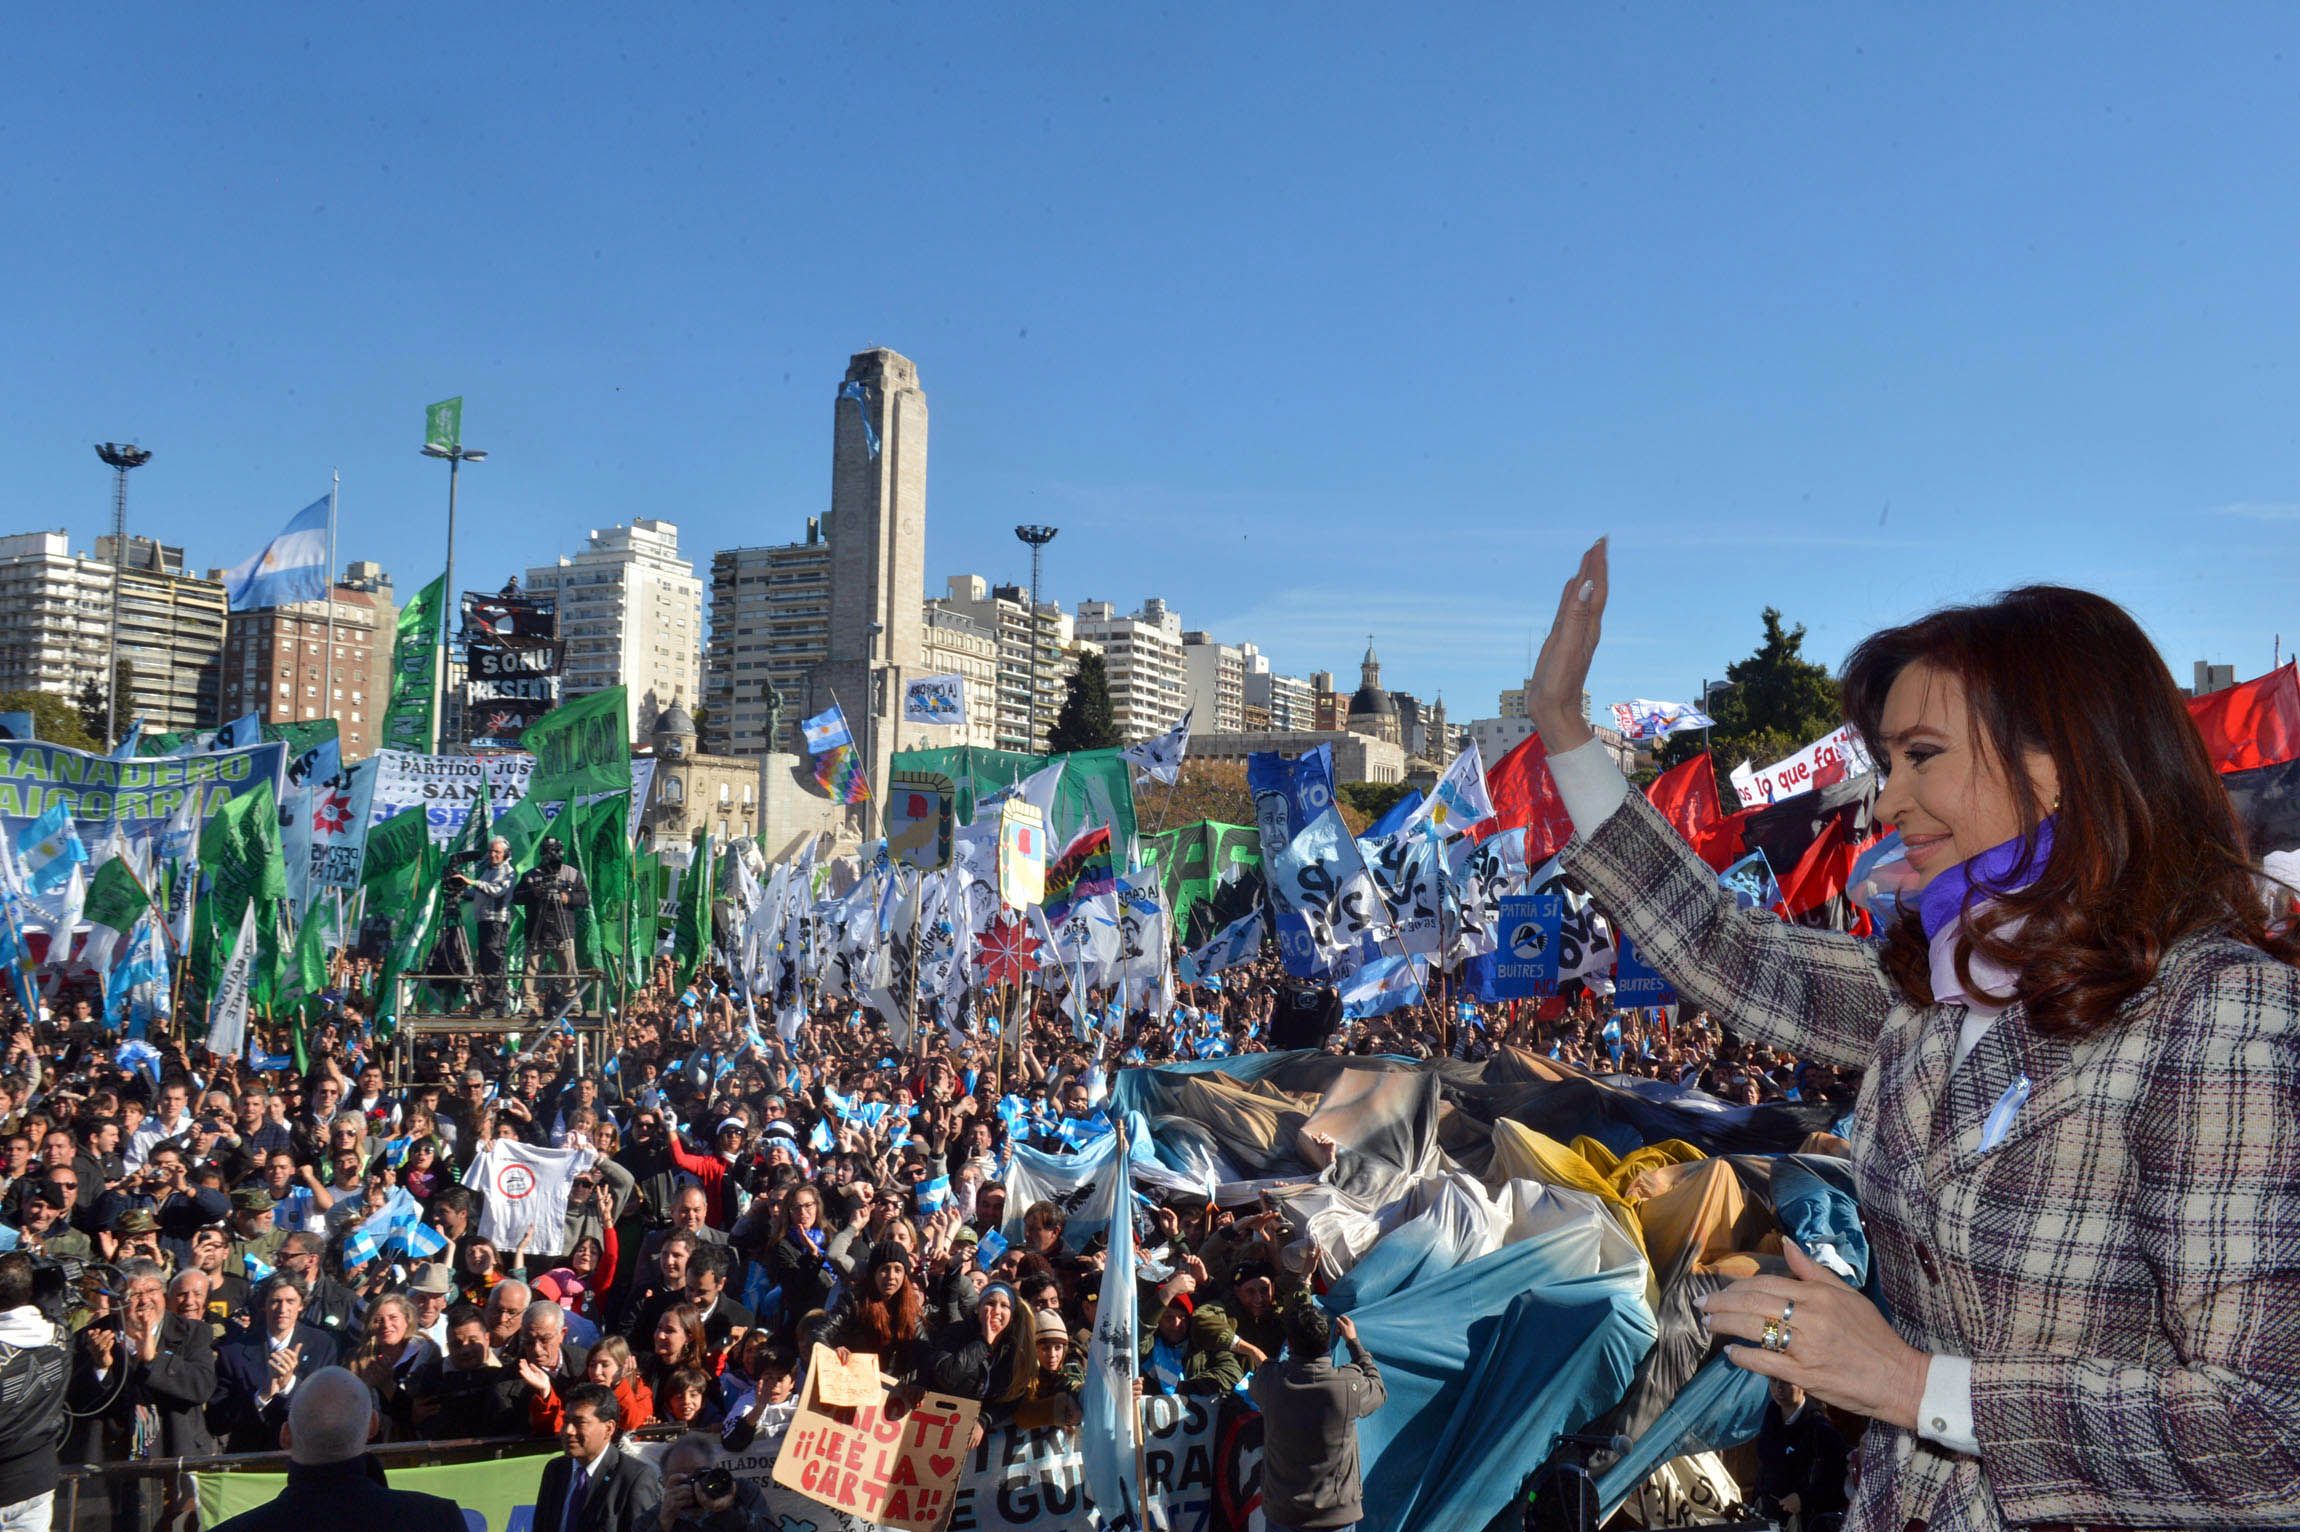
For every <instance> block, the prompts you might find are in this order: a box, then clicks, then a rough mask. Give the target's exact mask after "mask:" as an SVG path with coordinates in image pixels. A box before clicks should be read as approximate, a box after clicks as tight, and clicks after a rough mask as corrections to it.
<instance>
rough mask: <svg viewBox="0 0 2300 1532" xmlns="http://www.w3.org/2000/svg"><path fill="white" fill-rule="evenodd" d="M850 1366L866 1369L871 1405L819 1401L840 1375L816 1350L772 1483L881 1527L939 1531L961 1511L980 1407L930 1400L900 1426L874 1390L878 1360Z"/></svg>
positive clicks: (937, 1397) (944, 1397)
mask: <svg viewBox="0 0 2300 1532" xmlns="http://www.w3.org/2000/svg"><path fill="white" fill-rule="evenodd" d="M855 1360H856V1361H858V1362H863V1363H865V1364H866V1365H867V1366H868V1367H869V1369H870V1372H871V1375H872V1385H873V1386H872V1389H871V1399H870V1402H869V1403H867V1404H863V1405H860V1406H857V1407H854V1408H851V1409H850V1408H842V1407H841V1406H838V1405H834V1404H830V1403H828V1402H827V1401H826V1400H825V1399H824V1398H823V1397H822V1387H823V1384H824V1383H825V1381H827V1380H828V1379H829V1378H830V1377H831V1375H832V1374H833V1373H836V1372H837V1371H838V1370H839V1369H838V1358H837V1356H836V1355H835V1354H833V1353H830V1352H827V1351H825V1350H824V1349H823V1348H822V1347H820V1346H817V1347H816V1348H815V1351H814V1365H813V1366H812V1367H810V1368H809V1369H808V1374H807V1391H806V1397H805V1398H804V1399H803V1400H802V1401H801V1403H800V1405H799V1409H798V1413H797V1414H796V1415H794V1416H793V1417H792V1419H791V1425H790V1429H789V1430H788V1431H787V1432H785V1433H784V1435H783V1450H782V1452H781V1453H780V1454H778V1455H777V1456H776V1458H775V1482H776V1483H777V1484H780V1485H782V1486H783V1487H784V1488H785V1489H793V1490H796V1491H798V1492H799V1493H800V1494H802V1495H804V1496H806V1497H807V1498H808V1499H810V1500H813V1501H816V1502H818V1503H820V1504H823V1505H827V1506H830V1507H831V1508H832V1509H834V1510H838V1511H844V1512H846V1513H848V1514H850V1515H853V1516H857V1517H860V1518H861V1519H863V1520H865V1521H868V1522H871V1523H874V1524H875V1525H878V1526H882V1527H902V1528H905V1529H906V1532H942V1528H943V1526H944V1525H945V1524H946V1523H947V1522H948V1521H949V1520H950V1513H951V1511H952V1509H953V1508H954V1507H956V1506H957V1504H958V1480H959V1475H960V1473H961V1471H962V1470H963V1469H964V1467H965V1465H966V1453H967V1441H968V1439H969V1438H970V1437H971V1436H972V1435H973V1434H974V1421H975V1417H976V1415H978V1414H979V1413H981V1410H982V1406H981V1405H979V1404H977V1403H975V1402H974V1401H973V1400H970V1399H954V1398H952V1397H951V1396H950V1395H948V1394H934V1393H930V1394H927V1395H926V1396H925V1397H924V1398H922V1399H921V1400H920V1401H919V1402H918V1404H917V1405H916V1406H915V1407H914V1408H912V1409H911V1410H910V1411H909V1412H908V1413H906V1414H905V1415H904V1416H903V1417H902V1418H901V1419H899V1420H890V1419H888V1418H887V1414H886V1397H887V1396H886V1390H885V1389H884V1388H883V1387H879V1386H878V1384H877V1373H878V1359H877V1358H876V1357H857V1358H856V1359H855ZM850 1368H851V1364H850ZM832 1387H833V1390H834V1391H838V1390H840V1389H841V1388H842V1387H843V1385H841V1384H836V1383H834V1384H833V1385H832Z"/></svg>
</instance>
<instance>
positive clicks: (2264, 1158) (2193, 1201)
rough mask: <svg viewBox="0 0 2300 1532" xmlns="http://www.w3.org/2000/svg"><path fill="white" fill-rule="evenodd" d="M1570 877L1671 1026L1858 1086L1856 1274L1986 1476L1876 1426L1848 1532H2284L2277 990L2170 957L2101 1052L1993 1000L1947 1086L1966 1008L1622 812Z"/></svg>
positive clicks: (1636, 804) (2298, 1172)
mask: <svg viewBox="0 0 2300 1532" xmlns="http://www.w3.org/2000/svg"><path fill="white" fill-rule="evenodd" d="M1565 865H1566V868H1567V870H1568V871H1569V872H1571V873H1573V874H1574V875H1575V876H1576V877H1578V878H1580V879H1581V880H1582V881H1583V882H1584V883H1585V884H1586V885H1587V886H1588V888H1589V889H1590V891H1591V892H1592V893H1593V894H1594V895H1595V896H1596V898H1597V901H1598V903H1599V904H1600V905H1601V906H1602V907H1603V908H1605V909H1606V910H1607V911H1609V912H1610V913H1612V914H1613V915H1614V916H1615V918H1616V919H1617V920H1618V921H1619V922H1620V924H1621V927H1622V929H1623V930H1625V931H1627V932H1628V933H1629V935H1630V936H1631V937H1632V938H1633V939H1634V940H1635V941H1636V943H1637V947H1638V951H1639V952H1640V954H1641V955H1642V956H1643V957H1644V958H1645V959H1646V961H1648V962H1649V963H1651V964H1652V966H1653V967H1654V968H1655V969H1657V970H1659V971H1660V972H1661V973H1663V974H1664V975H1666V976H1667V977H1668V978H1669V979H1670V980H1671V981H1672V982H1673V983H1675V984H1676V986H1677V988H1678V991H1679V993H1680V994H1682V995H1683V996H1684V998H1685V1000H1686V1001H1687V1002H1688V1003H1689V1004H1691V1005H1695V1006H1700V1007H1703V1008H1705V1009H1707V1010H1708V1011H1709V1013H1710V1014H1711V1015H1712V1016H1714V1017H1715V1018H1717V1020H1718V1021H1720V1022H1721V1023H1723V1024H1724V1025H1726V1026H1729V1027H1731V1028H1733V1029H1734V1030H1735V1031H1737V1032H1741V1033H1743V1034H1745V1035H1749V1036H1753V1037H1757V1038H1760V1039H1762V1040H1764V1041H1766V1042H1768V1043H1773V1044H1776V1045H1778V1046H1781V1047H1785V1048H1789V1049H1793V1050H1795V1051H1796V1052H1797V1053H1798V1054H1799V1055H1801V1056H1803V1057H1807V1058H1814V1059H1820V1060H1823V1061H1825V1062H1827V1063H1830V1064H1834V1065H1839V1066H1845V1067H1851V1068H1860V1069H1865V1070H1866V1071H1867V1075H1866V1078H1865V1079H1864V1081H1863V1083H1862V1086H1861V1094H1860V1101H1859V1105H1858V1106H1857V1107H1856V1109H1855V1113H1854V1126H1853V1133H1852V1139H1851V1142H1852V1146H1853V1161H1854V1167H1855V1172H1856V1175H1857V1179H1858V1185H1859V1189H1860V1195H1861V1209H1862V1214H1863V1217H1864V1219H1865V1221H1866V1224H1867V1228H1868V1234H1869V1239H1870V1242H1871V1245H1872V1248H1873V1251H1874V1258H1875V1261H1876V1265H1877V1270H1878V1275H1879V1277H1880V1280H1881V1281H1882V1283H1883V1288H1884V1292H1885V1295H1886V1298H1887V1301H1888V1304H1889V1307H1890V1312H1891V1315H1892V1320H1893V1324H1894V1326H1895V1327H1896V1328H1897V1329H1898V1330H1899V1331H1900V1333H1901V1334H1902V1335H1903V1336H1904V1337H1905V1338H1906V1339H1907V1340H1908V1341H1909V1342H1910V1343H1911V1344H1912V1345H1915V1346H1917V1347H1919V1348H1921V1349H1923V1350H1925V1351H1928V1352H1934V1353H1941V1354H1947V1355H1956V1356H1969V1357H1971V1358H1972V1359H1973V1378H1972V1402H1973V1420H1974V1434H1975V1436H1976V1437H1977V1438H1978V1440H1979V1442H1980V1453H1979V1456H1978V1457H1965V1456H1961V1455H1958V1454H1954V1453H1951V1452H1948V1451H1946V1450H1945V1449H1942V1448H1939V1447H1936V1446H1934V1445H1933V1444H1931V1443H1929V1442H1926V1441H1924V1440H1922V1439H1921V1438H1919V1437H1917V1436H1915V1435H1913V1434H1911V1433H1909V1432H1907V1431H1903V1430H1900V1429H1898V1428H1895V1427H1889V1426H1885V1425H1883V1424H1881V1423H1872V1424H1871V1425H1870V1427H1869V1429H1868V1431H1867V1433H1866V1434H1865V1436H1864V1437H1863V1440H1862V1442H1861V1448H1860V1485H1859V1488H1858V1491H1857V1492H1856V1494H1855V1496H1854V1500H1853V1508H1852V1512H1851V1514H1850V1516H1849V1517H1848V1518H1847V1520H1846V1523H1845V1525H1846V1527H1847V1528H1848V1529H1852V1532H1868V1529H1881V1532H1904V1529H1905V1528H1908V1527H1910V1526H1911V1525H1912V1524H1916V1525H1920V1526H1925V1527H1929V1529H1930V1532H1965V1529H1972V1532H1988V1529H1995V1528H1999V1527H2006V1526H2019V1525H2023V1524H2033V1523H2067V1524H2089V1525H2104V1526H2119V1527H2223V1526H2224V1527H2294V1526H2300V969H2296V968H2293V967H2291V966H2289V965H2286V964H2283V963H2280V962H2278V961H2276V960H2274V959H2272V958H2270V957H2269V956H2267V955H2266V954H2265V953H2262V952H2260V951H2259V950H2257V949H2256V948H2252V947H2249V946H2245V945H2243V944H2241V943H2239V942H2236V941H2233V940H2229V939H2226V938H2221V937H2211V936H2205V937H2195V938H2191V939H2189V940H2186V941H2184V942H2181V943H2180V944H2178V945H2177V946H2175V947H2174V948H2173V949H2172V950H2171V951H2170V952H2169V953H2168V954H2167V955H2166V957H2165V959H2164V962H2163V963H2162V965H2161V966H2160V967H2159V969H2158V971H2157V977H2156V982H2155V983H2154V984H2152V985H2151V986H2150V987H2149V988H2148V989H2146V990H2145V991H2143V992H2142V993H2141V994H2139V995H2137V996H2135V997H2134V999H2133V1000H2132V1001H2131V1003H2130V1004H2129V1005H2128V1006H2127V1007H2126V1009H2125V1011H2124V1013H2123V1017H2122V1020H2121V1021H2120V1022H2119V1023H2118V1024H2117V1025H2116V1026H2114V1027H2112V1028H2110V1029H2108V1030H2106V1031H2105V1032H2104V1033H2101V1034H2096V1035H2094V1036H2090V1037H2086V1038H2083V1039H2080V1040H2076V1041H2073V1042H2072V1041H2069V1040H2066V1039H2061V1038H2052V1037H2046V1036H2042V1035H2040V1034H2038V1033H2036V1032H2034V1031H2032V1030H2031V1029H2030V1028H2029V1027H2028V1025H2027V1024H2026V1022H2025V1019H2024V1017H2023V1014H2022V1008H2021V1007H2020V1006H2019V1005H2018V1004H2015V1005H2014V1006H2012V1007H2011V1008H2009V1009H2007V1010H2006V1011H2005V1012H2004V1013H2003V1014H2002V1015H2001V1016H1999V1017H1998V1018H1997V1020H1996V1023H1995V1024H1994V1025H1993V1026H1991V1027H1990V1028H1989V1030H1988V1032H1987V1034H1986V1035H1985V1036H1984V1037H1983V1038H1982V1039H1981V1041H1980V1043H1979V1045H1978V1046H1976V1047H1975V1048H1974V1049H1973V1051H1972V1053H1971V1054H1970V1055H1969V1056H1968V1057H1967V1058H1966V1059H1965V1061H1964V1063H1963V1064H1962V1065H1958V1066H1956V1067H1954V1068H1952V1067H1951V1065H1952V1061H1953V1060H1954V1059H1955V1056H1956V1044H1957V1033H1958V1029H1959V1025H1960V1023H1961V1022H1962V1021H1963V1019H1964V1014H1965V1008H1964V1007H1963V1006H1961V1005H1936V1006H1927V1007H1924V1008H1922V1009H1920V1008H1918V1007H1915V1006H1912V1005H1910V1004H1909V1003H1908V1002H1907V1001H1906V1000H1904V999H1902V998H1901V997H1900V996H1899V995H1898V994H1897V993H1896V992H1895V991H1894V990H1893V989H1892V987H1891V986H1890V984H1889V982H1888V981H1887V979H1886V978H1885V975H1884V971H1883V969H1882V967H1881V966H1880V964H1879V961H1878V958H1877V955H1876V954H1875V952H1874V951H1872V950H1871V949H1870V948H1869V946H1868V945H1867V944H1866V943H1864V942H1861V941H1859V940H1857V939H1855V938H1852V937H1848V936H1842V935H1837V934H1834V933H1829V932H1821V931H1810V930H1805V929H1802V928H1799V927H1796V926H1792V925H1788V924H1786V923H1784V922H1782V921H1779V920H1776V919H1774V918H1773V917H1772V916H1770V915H1767V914H1764V913H1762V912H1756V911H1747V912H1745V911H1741V910H1739V909H1737V908H1736V907H1735V905H1734V902H1733V899H1732V898H1731V897H1730V896H1729V895H1727V894H1726V893H1724V892H1723V891H1722V890H1720V889H1719V887H1718V885H1717V880H1716V877H1715V875H1714V874H1712V873H1711V872H1710V870H1709V869H1708V868H1707V867H1706V866H1704V865H1703V864H1702V862H1701V860H1700V858H1699V857H1697V856H1695V855H1694V854H1693V852H1692V850H1691V849H1690V848H1688V847H1687V846H1686V845H1685V844H1684V843H1683V842H1682V841H1681V840H1679V839H1678V837H1677V835H1676V834H1675V832H1674V831H1672V830H1671V829H1670V828H1669V827H1668V825H1667V823H1666V822H1665V821H1664V820H1663V819H1662V818H1661V816H1660V815H1659V814H1657V813H1656V812H1655V811H1654V810H1653V808H1652V807H1651V805H1649V804H1647V803H1646V802H1645V800H1644V799H1643V798H1642V797H1641V796H1639V795H1638V794H1637V793H1636V792H1634V791H1633V792H1631V793H1630V794H1629V796H1628V798H1627V800H1626V801H1625V803H1624V805H1623V807H1622V808H1621V809H1619V810H1618V811H1616V812H1615V813H1614V814H1612V815H1611V816H1610V817H1608V818H1607V819H1606V821H1605V822H1604V823H1603V824H1602V825H1600V826H1599V827H1598V828H1597V831H1596V833H1595V834H1594V835H1591V836H1588V837H1585V838H1584V837H1577V838H1576V839H1575V840H1574V841H1573V842H1572V843H1571V845H1570V846H1569V847H1568V848H1567V850H1566V852H1565ZM2023 1075H2026V1076H2027V1078H2028V1080H2029V1081H2030V1084H2031V1087H2032V1094H2031V1095H2030V1097H2029V1099H2028V1101H2027V1103H2026V1104H2025V1105H2024V1106H2022V1107H2021V1108H2020V1109H2019V1111H2018V1112H2017V1113H2016V1114H2015V1115H2014V1117H2013V1120H2012V1123H2011V1127H2010V1130H2009V1132H2007V1133H2005V1134H2004V1136H2003V1137H2002V1138H2001V1140H2000V1141H1999V1142H1998V1143H1997V1144H1996V1145H1995V1146H1994V1147H1990V1148H1984V1147H1983V1146H1982V1141H1983V1133H1982V1125H1983V1122H1984V1120H1985V1119H1986V1118H1987V1117H1988V1115H1989V1113H1990V1110H1991V1108H1993V1107H1994V1106H1995V1105H1996V1104H1997V1102H1998V1100H1999V1098H2000V1097H2002V1096H2003V1095H2004V1094H2005V1092H2006V1090H2007V1088H2008V1087H2010V1086H2011V1085H2012V1084H2013V1083H2014V1082H2015V1081H2016V1080H2018V1079H2019V1078H2020V1077H2021V1076H2023Z"/></svg>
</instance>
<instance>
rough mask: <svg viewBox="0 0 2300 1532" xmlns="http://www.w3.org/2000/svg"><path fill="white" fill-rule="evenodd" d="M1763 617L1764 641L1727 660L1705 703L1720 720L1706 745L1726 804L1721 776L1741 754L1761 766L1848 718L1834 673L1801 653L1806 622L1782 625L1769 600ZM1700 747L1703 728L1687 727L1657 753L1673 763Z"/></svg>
mask: <svg viewBox="0 0 2300 1532" xmlns="http://www.w3.org/2000/svg"><path fill="white" fill-rule="evenodd" d="M1762 620H1763V622H1764V625H1765V637H1764V641H1763V642H1762V643H1760V644H1759V645H1758V646H1757V652H1756V653H1755V654H1752V655H1750V656H1749V657H1748V658H1747V659H1745V660H1735V661H1734V662H1733V663H1732V664H1730V665H1727V666H1726V667H1725V680H1726V683H1727V689H1726V690H1725V691H1722V692H1720V693H1718V694H1717V696H1716V698H1715V699H1714V701H1713V703H1712V705H1711V706H1710V708H1709V716H1710V717H1712V718H1714V719H1716V720H1717V723H1716V726H1715V727H1714V728H1712V729H1711V730H1710V731H1709V743H1708V748H1709V749H1711V750H1713V751H1715V752H1716V753H1715V755H1714V757H1713V761H1714V764H1715V766H1716V768H1717V791H1718V793H1719V794H1720V795H1721V796H1722V797H1723V799H1724V801H1725V802H1727V803H1733V802H1735V801H1737V800H1736V798H1735V796H1734V792H1733V784H1732V782H1731V781H1730V780H1729V779H1728V778H1727V777H1726V772H1727V771H1728V770H1729V769H1730V768H1732V767H1734V766H1737V765H1739V764H1740V763H1741V762H1742V761H1744V760H1746V761H1751V762H1754V763H1755V764H1757V765H1759V766H1763V765H1766V764H1767V763H1769V762H1772V761H1777V760H1780V759H1781V758H1782V757H1783V756H1786V755H1789V754H1792V753H1794V752H1795V751H1798V750H1802V749H1803V748H1804V747H1805V746H1807V745H1809V744H1811V743H1812V742H1813V741H1814V740H1816V739H1819V738H1820V737H1821V736H1822V735H1824V734H1827V733H1829V732H1831V731H1832V730H1834V729H1836V728H1837V727H1838V726H1839V725H1840V724H1842V723H1843V722H1844V721H1845V715H1844V709H1843V704H1842V701H1841V699H1840V697H1839V694H1838V691H1837V678H1836V677H1835V676H1832V675H1830V674H1829V671H1828V667H1826V666H1824V665H1818V664H1815V663H1814V662H1813V661H1811V660H1808V659H1806V658H1805V628H1804V625H1803V624H1802V623H1800V624H1799V625H1798V626H1796V627H1794V628H1787V629H1784V628H1783V627H1782V626H1781V614H1780V612H1779V611H1777V610H1776V609H1774V608H1773V607H1767V608H1765V613H1764V617H1763V619H1762ZM1701 750H1702V739H1701V735H1700V734H1699V733H1697V732H1693V731H1688V732H1686V733H1683V734H1677V735H1672V736H1671V737H1670V740H1669V742H1668V744H1667V745H1665V746H1664V747H1663V748H1662V749H1661V750H1660V751H1659V752H1658V754H1659V756H1660V759H1661V761H1662V764H1663V765H1665V766H1675V765H1678V764H1680V763H1681V762H1684V761H1689V760H1691V759H1692V758H1693V757H1694V756H1696V755H1699V754H1700V753H1701Z"/></svg>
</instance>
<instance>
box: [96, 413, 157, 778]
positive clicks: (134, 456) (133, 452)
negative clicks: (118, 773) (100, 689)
mask: <svg viewBox="0 0 2300 1532" xmlns="http://www.w3.org/2000/svg"><path fill="white" fill-rule="evenodd" d="M96 456H98V457H100V458H102V459H103V460H104V462H105V463H106V464H107V465H108V466H109V467H110V468H111V470H112V620H111V623H110V625H109V627H110V631H109V633H108V634H107V636H106V637H105V639H104V736H105V737H104V748H105V749H107V750H109V749H111V748H112V746H113V745H114V744H116V743H118V742H119V738H120V566H121V565H123V564H125V563H126V562H127V561H128V474H129V472H130V471H131V470H134V469H137V468H141V467H143V466H144V465H145V464H146V463H149V462H150V461H151V460H152V454H151V453H150V451H148V450H147V449H145V448H143V447H139V446H137V445H136V444H135V443H134V442H98V443H97V444H96Z"/></svg>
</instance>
